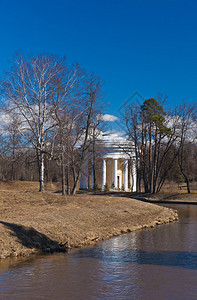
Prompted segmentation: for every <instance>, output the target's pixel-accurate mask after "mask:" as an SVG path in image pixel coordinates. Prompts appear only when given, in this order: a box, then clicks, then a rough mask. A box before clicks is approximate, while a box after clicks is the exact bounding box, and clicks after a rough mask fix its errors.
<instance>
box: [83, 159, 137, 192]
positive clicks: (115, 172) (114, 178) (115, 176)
mask: <svg viewBox="0 0 197 300" xmlns="http://www.w3.org/2000/svg"><path fill="white" fill-rule="evenodd" d="M87 169H88V166H87V162H85V163H84V171H85V172H82V174H81V181H80V188H82V189H87V188H88V174H87V173H86V172H87ZM118 176H119V174H118V158H113V174H112V182H113V184H114V189H119V188H122V186H120V181H119V182H118ZM128 179H129V178H128V159H124V160H123V178H122V182H121V183H122V185H124V189H125V191H127V190H128V187H129V184H128V183H129V180H128ZM131 179H132V191H133V192H135V191H136V172H135V164H133V165H132V170H131ZM107 183H108V182H107V158H103V159H102V171H101V189H102V190H104V188H105V185H106V184H107ZM93 185H94V174H93V169H92V172H91V187H92V188H93ZM118 185H119V186H118ZM110 188H111V186H110Z"/></svg>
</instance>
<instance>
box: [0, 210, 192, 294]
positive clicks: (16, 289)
mask: <svg viewBox="0 0 197 300" xmlns="http://www.w3.org/2000/svg"><path fill="white" fill-rule="evenodd" d="M170 207H174V208H176V209H177V210H178V212H179V221H177V222H174V223H170V224H166V225H161V226H157V227H156V228H153V229H145V230H141V231H137V232H133V233H130V234H126V235H122V236H119V237H115V238H112V239H110V240H108V241H104V242H99V243H97V244H96V245H95V246H91V247H87V248H83V249H80V250H75V251H72V252H71V253H69V254H54V255H47V256H39V257H31V258H29V259H10V260H2V261H0V299H21V300H23V299H69V300H70V299H71V300H72V299H82V300H83V299H84V300H86V299H87V300H88V299H99V300H102V299H118V300H119V299H120V300H121V299H149V300H154V299H157V300H159V299H170V300H171V299H179V300H181V299H184V300H187V299H197V206H195V205H176V206H170Z"/></svg>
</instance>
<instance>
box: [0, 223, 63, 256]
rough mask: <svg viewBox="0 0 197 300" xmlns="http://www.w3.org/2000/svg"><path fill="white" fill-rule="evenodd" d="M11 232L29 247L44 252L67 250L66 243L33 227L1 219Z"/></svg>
mask: <svg viewBox="0 0 197 300" xmlns="http://www.w3.org/2000/svg"><path fill="white" fill-rule="evenodd" d="M0 224H3V225H4V226H5V227H7V228H8V229H9V230H10V231H11V232H10V234H11V235H12V236H14V237H17V239H18V241H19V243H21V244H22V245H23V246H25V247H27V248H29V249H33V248H34V249H36V250H38V251H39V252H42V253H53V252H66V251H67V248H66V245H60V244H58V242H57V241H54V240H51V239H50V238H49V237H47V236H46V235H44V234H43V233H40V232H39V231H37V230H35V229H34V228H32V227H26V226H22V225H17V224H14V223H7V222H3V221H0Z"/></svg>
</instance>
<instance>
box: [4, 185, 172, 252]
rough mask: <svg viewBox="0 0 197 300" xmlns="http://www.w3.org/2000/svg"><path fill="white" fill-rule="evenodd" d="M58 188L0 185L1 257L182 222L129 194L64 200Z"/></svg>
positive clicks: (55, 248)
mask: <svg viewBox="0 0 197 300" xmlns="http://www.w3.org/2000/svg"><path fill="white" fill-rule="evenodd" d="M58 189H59V187H58V186H56V185H50V186H48V187H47V190H48V192H45V193H39V192H37V190H38V184H37V183H35V182H14V183H7V184H0V258H3V257H8V256H18V255H28V254H32V253H38V252H47V251H54V250H57V251H65V250H66V249H67V248H69V247H78V246H84V245H89V244H91V243H95V242H96V241H98V240H102V239H108V238H110V237H112V236H114V235H119V234H122V233H126V232H130V231H133V230H137V229H140V228H144V227H154V226H155V225H156V224H162V223H166V222H169V221H172V220H174V219H176V218H177V214H176V213H175V212H174V211H173V210H169V209H167V208H164V207H160V206H157V205H153V204H149V203H143V202H141V201H137V200H135V199H131V198H130V197H128V196H129V195H127V197H125V196H124V197H120V194H119V195H118V194H115V195H105V196H104V195H102V194H101V195H92V194H85V193H82V194H78V195H75V196H62V195H61V194H60V193H54V191H57V190H58ZM124 195H126V194H124Z"/></svg>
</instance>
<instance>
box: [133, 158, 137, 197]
mask: <svg viewBox="0 0 197 300" xmlns="http://www.w3.org/2000/svg"><path fill="white" fill-rule="evenodd" d="M136 185H137V173H136V166H135V161H133V163H132V188H133V192H136V191H137V186H136Z"/></svg>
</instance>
